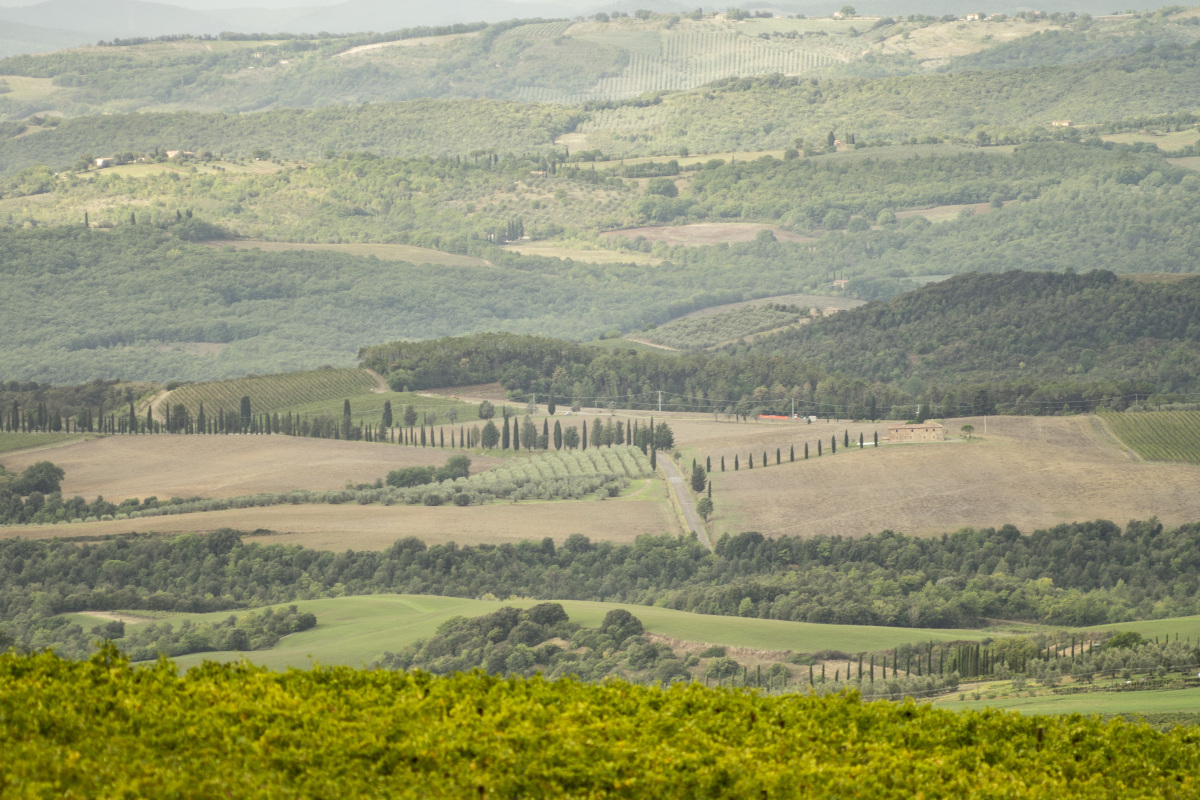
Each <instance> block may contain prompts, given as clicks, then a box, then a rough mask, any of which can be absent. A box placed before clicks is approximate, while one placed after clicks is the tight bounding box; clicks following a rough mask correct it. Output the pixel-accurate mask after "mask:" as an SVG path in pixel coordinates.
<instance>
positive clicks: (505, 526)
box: [0, 481, 680, 552]
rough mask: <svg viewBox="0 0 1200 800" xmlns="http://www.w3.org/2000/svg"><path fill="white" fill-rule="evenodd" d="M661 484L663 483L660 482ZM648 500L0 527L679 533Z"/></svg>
mask: <svg viewBox="0 0 1200 800" xmlns="http://www.w3.org/2000/svg"><path fill="white" fill-rule="evenodd" d="M655 483H656V484H658V482H657V481H656V482H655ZM650 494H652V495H653V496H652V497H649V496H648V499H641V498H640V497H639V498H638V499H619V500H605V501H598V500H574V501H562V502H551V503H505V504H502V503H494V504H491V505H484V506H468V507H466V508H458V507H456V506H439V507H436V508H427V507H425V506H381V505H373V506H359V505H336V506H330V505H299V506H270V507H267V508H248V509H229V510H226V511H210V512H206V513H201V514H179V515H177V516H167V517H148V518H144V519H131V520H114V521H111V522H86V523H72V524H66V525H41V526H29V527H12V528H9V527H4V528H0V537H12V536H21V537H25V538H30V539H50V538H54V537H63V538H69V537H86V538H91V537H96V536H105V535H109V534H120V533H130V532H138V533H185V532H186V533H207V532H209V531H214V530H218V529H220V528H234V529H237V530H241V531H254V530H259V529H264V530H269V531H272V533H270V534H263V535H258V536H254V537H253V538H250V539H247V541H253V542H260V543H264V544H266V543H282V544H296V545H302V546H304V547H312V548H316V549H319V550H335V551H338V552H341V551H343V550H383V549H385V548H387V547H389V546H391V544H392V543H393V542H395V541H397V540H398V539H403V538H405V537H408V536H416V537H417V538H419V539H421V540H423V541H424V542H426V543H428V544H438V543H444V542H455V543H457V544H460V545H466V544H480V543H490V544H503V543H504V542H516V541H520V540H522V539H543V538H545V537H547V536H548V537H550V538H551V539H553V540H554V541H556V542H558V543H562V542H563V541H565V540H566V538H567V537H568V536H570V535H571V534H573V533H582V534H584V535H585V536H587V537H589V538H591V539H593V540H598V539H604V540H607V541H618V542H619V541H633V540H634V539H635V538H637V537H638V536H640V535H642V534H644V533H650V534H661V533H668V532H669V533H679V532H680V528H679V524H678V523H677V522H676V521H675V517H674V512H673V511H672V510H671V508H670V506H668V505H667V504H666V502H665V490H661V488H659V487H656V490H655V491H654V492H653V493H647V495H650Z"/></svg>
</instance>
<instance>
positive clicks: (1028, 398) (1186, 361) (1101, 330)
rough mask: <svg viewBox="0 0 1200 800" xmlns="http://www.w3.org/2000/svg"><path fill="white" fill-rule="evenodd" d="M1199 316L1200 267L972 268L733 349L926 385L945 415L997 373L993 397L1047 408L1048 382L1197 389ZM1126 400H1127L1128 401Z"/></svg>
mask: <svg viewBox="0 0 1200 800" xmlns="http://www.w3.org/2000/svg"><path fill="white" fill-rule="evenodd" d="M1198 320H1200V278H1188V279H1185V280H1179V281H1170V282H1166V283H1145V282H1139V281H1133V280H1123V279H1120V278H1118V277H1117V276H1116V275H1113V274H1112V273H1110V272H1102V271H1095V272H1089V273H1087V274H1083V275H1076V274H1058V273H1044V272H1009V273H1003V274H972V275H960V276H957V277H954V278H950V279H949V280H946V281H943V282H941V283H935V284H931V285H929V286H926V287H923V288H921V289H918V290H916V291H912V292H908V293H906V294H903V295H900V296H899V297H896V298H894V299H892V300H890V301H889V302H887V303H872V304H869V305H867V306H864V307H861V308H857V309H852V310H850V311H845V312H842V313H839V314H836V315H834V316H832V317H829V318H825V319H820V320H816V321H814V323H813V324H811V325H804V326H798V327H793V328H789V329H787V330H783V331H779V332H776V333H773V334H770V335H768V336H765V337H763V338H759V339H756V340H755V341H754V342H752V343H751V344H749V345H747V346H731V347H730V348H728V350H727V351H726V352H727V354H728V355H729V356H731V357H735V358H736V357H739V356H741V355H743V354H745V353H756V354H769V355H778V356H784V357H787V358H797V359H804V360H806V361H811V362H813V363H815V364H817V365H818V366H822V367H824V368H826V369H832V368H833V367H835V366H836V368H837V369H839V370H842V371H843V372H844V373H845V374H847V375H851V376H854V377H860V378H865V379H867V380H868V381H872V382H875V381H879V382H885V383H889V384H895V385H899V386H904V387H907V388H908V389H909V390H910V391H912V392H913V393H921V392H920V391H919V387H922V386H923V387H926V389H925V391H924V394H923V397H924V399H925V400H926V401H927V403H928V404H930V405H931V406H932V407H933V408H935V409H937V411H938V412H940V411H941V409H943V407H945V409H946V411H945V416H957V413H952V412H955V411H956V410H957V406H956V404H958V403H961V402H968V401H969V395H970V394H971V392H970V390H969V388H968V387H970V386H971V385H972V384H991V385H992V395H993V400H998V401H999V402H1001V403H1002V404H1004V405H1008V404H1009V403H1012V404H1015V406H1016V407H1017V408H1016V413H1045V412H1046V411H1047V410H1051V409H1048V408H1047V407H1045V406H1043V405H1042V403H1048V402H1050V401H1051V400H1053V399H1054V398H1053V397H1052V396H1048V394H1047V393H1045V392H1044V391H1043V392H1041V393H1039V388H1038V384H1050V383H1055V382H1064V383H1065V382H1072V381H1074V382H1077V383H1095V384H1101V385H1105V386H1107V387H1109V388H1116V387H1117V386H1118V385H1120V384H1121V383H1122V382H1124V383H1125V385H1126V386H1127V387H1133V386H1136V385H1148V386H1153V387H1154V390H1155V391H1156V392H1164V393H1167V392H1179V393H1189V394H1193V393H1196V392H1197V391H1198V390H1200V385H1198V384H1197V383H1196V378H1197V375H1198V374H1200V322H1198ZM1006 384H1007V386H1008V388H1007V389H1004V388H1002V387H1003V386H1004V385H1006ZM935 387H939V388H935ZM956 389H957V392H956ZM964 390H966V394H965V395H964ZM1000 398H1004V399H1003V400H1001V399H1000ZM1125 402H1128V401H1118V410H1120V409H1121V408H1123V407H1124V403H1125Z"/></svg>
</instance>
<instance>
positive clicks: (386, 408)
mask: <svg viewBox="0 0 1200 800" xmlns="http://www.w3.org/2000/svg"><path fill="white" fill-rule="evenodd" d="M379 424H380V425H381V426H382V427H384V428H390V427H392V401H391V400H384V401H383V416H382V417H381V418H380V420H379Z"/></svg>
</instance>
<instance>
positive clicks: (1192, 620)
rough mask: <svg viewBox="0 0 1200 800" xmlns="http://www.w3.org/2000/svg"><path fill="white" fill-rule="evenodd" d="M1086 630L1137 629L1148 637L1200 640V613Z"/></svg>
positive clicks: (1117, 623)
mask: <svg viewBox="0 0 1200 800" xmlns="http://www.w3.org/2000/svg"><path fill="white" fill-rule="evenodd" d="M1083 630H1085V631H1089V630H1092V631H1137V632H1138V633H1140V634H1141V635H1142V636H1144V637H1145V638H1147V639H1153V638H1154V637H1155V636H1160V637H1164V638H1165V637H1168V636H1169V637H1171V638H1172V639H1174V638H1176V637H1178V638H1180V639H1188V638H1189V637H1190V638H1191V639H1193V640H1194V641H1197V642H1200V615H1197V616H1191V617H1173V618H1171V619H1148V620H1142V621H1140V622H1116V623H1112V624H1110V625H1097V626H1096V627H1094V628H1084V629H1083Z"/></svg>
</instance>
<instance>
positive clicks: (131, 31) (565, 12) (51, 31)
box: [0, 0, 1112, 56]
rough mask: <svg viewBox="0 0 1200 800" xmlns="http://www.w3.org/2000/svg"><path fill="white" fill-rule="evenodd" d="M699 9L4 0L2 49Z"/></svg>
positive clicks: (943, 1)
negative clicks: (31, 0)
mask: <svg viewBox="0 0 1200 800" xmlns="http://www.w3.org/2000/svg"><path fill="white" fill-rule="evenodd" d="M746 7H747V8H748V9H750V10H753V11H759V12H762V13H769V14H774V15H796V14H799V15H808V16H827V15H829V14H830V13H832V11H834V10H836V9H834V8H833V7H832V6H831V5H830V4H829V3H824V2H818V1H817V0H805V1H804V2H778V3H757V4H755V3H751V4H749V5H748V6H746ZM696 8H703V9H704V10H705V11H708V12H712V11H718V10H724V6H720V7H717V6H704V5H699V6H697V5H695V4H688V3H683V2H678V0H619V1H618V2H596V1H595V0H452V2H449V3H437V4H430V3H419V2H412V1H411V0H405V2H394V1H389V0H344V1H343V2H330V0H314V2H304V1H303V0H301V2H298V3H297V2H292V1H291V0H263V2H256V3H254V4H253V5H252V6H250V7H246V8H238V7H231V6H230V5H229V3H228V0H191V1H190V2H173V3H163V2H148V1H147V0H108V2H106V3H105V4H104V6H103V9H102V10H101V9H99V8H98V7H97V6H96V4H95V3H91V2H86V0H44V1H43V2H40V3H32V4H31V3H27V2H22V0H5V2H3V3H0V22H2V23H4V24H3V29H2V30H0V56H5V55H15V54H19V53H40V52H49V51H53V50H59V49H63V48H66V47H74V46H80V45H85V44H91V43H94V42H95V41H96V40H98V39H103V40H111V39H130V38H136V37H155V36H179V35H192V36H199V35H216V34H218V33H221V32H223V31H231V32H237V33H254V32H287V33H295V34H316V33H320V32H328V33H335V34H346V33H356V32H357V33H361V32H370V31H375V32H379V31H388V30H398V29H401V28H411V27H418V26H422V25H452V24H461V23H472V22H499V21H501V20H506V19H516V18H531V17H544V18H567V19H571V18H576V17H591V16H592V15H594V14H596V13H601V12H605V13H612V12H614V11H616V12H622V13H625V14H627V15H632V14H633V13H634V12H635V11H637V10H639V9H648V10H651V11H656V12H667V13H685V12H690V11H693V10H695V9H696ZM857 8H858V12H859V13H860V14H866V15H875V16H887V15H893V16H904V15H908V14H913V13H921V14H934V15H938V16H941V15H944V14H954V15H956V16H961V15H963V14H966V13H968V12H969V11H970V10H971V9H969V8H966V7H964V6H963V5H962V3H957V2H954V0H938V2H933V3H915V2H911V1H910V0H881V1H879V2H868V3H865V4H859V5H858V7H857ZM1024 8H1025V6H1023V5H1021V4H1019V3H1015V2H1006V3H1002V4H1000V5H995V4H993V5H991V6H989V8H988V11H989V12H990V13H1008V14H1013V13H1016V12H1017V11H1020V10H1022V9H1024ZM1039 9H1041V10H1044V11H1048V12H1056V11H1057V12H1075V13H1080V14H1084V13H1087V14H1093V15H1100V14H1105V13H1109V12H1111V11H1112V9H1110V8H1109V7H1108V6H1105V5H1103V4H1102V3H1101V2H1100V0H1054V2H1049V3H1046V4H1043V5H1041V6H1039ZM64 20H70V22H69V24H64Z"/></svg>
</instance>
